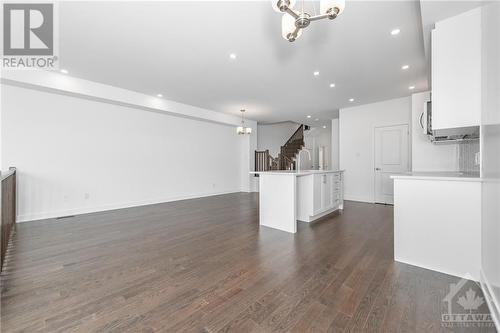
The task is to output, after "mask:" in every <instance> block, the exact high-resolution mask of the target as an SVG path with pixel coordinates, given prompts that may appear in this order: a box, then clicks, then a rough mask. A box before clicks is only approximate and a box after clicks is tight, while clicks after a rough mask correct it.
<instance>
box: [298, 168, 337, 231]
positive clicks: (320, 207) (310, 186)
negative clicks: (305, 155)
mask: <svg viewBox="0 0 500 333" xmlns="http://www.w3.org/2000/svg"><path fill="white" fill-rule="evenodd" d="M342 174H343V172H342V171H325V172H323V173H314V174H311V175H306V176H299V177H297V219H298V220H300V221H304V222H312V221H314V220H316V219H318V218H320V217H322V216H325V215H327V214H330V213H332V212H334V211H335V210H337V209H343V186H342V184H343V179H342V178H343V176H342Z"/></svg>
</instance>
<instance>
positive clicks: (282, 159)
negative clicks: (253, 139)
mask: <svg viewBox="0 0 500 333" xmlns="http://www.w3.org/2000/svg"><path fill="white" fill-rule="evenodd" d="M307 129H309V128H308V127H307V126H305V125H300V126H299V128H297V130H296V131H295V132H294V133H293V134H292V136H291V137H290V138H289V139H288V141H287V142H285V144H284V145H283V146H281V148H280V153H279V154H278V157H276V158H275V157H272V156H271V155H270V154H269V150H264V151H257V150H256V151H255V171H270V170H296V169H297V165H296V160H295V156H296V155H297V153H298V152H299V151H300V150H301V149H302V147H304V130H307Z"/></svg>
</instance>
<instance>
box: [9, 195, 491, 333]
mask: <svg viewBox="0 0 500 333" xmlns="http://www.w3.org/2000/svg"><path fill="white" fill-rule="evenodd" d="M258 215H259V213H258V195H257V194H248V193H235V194H229V195H223V196H214V197H207V198H199V199H193V200H183V201H177V202H170V203H165V204H158V205H150V206H143V207H136V208H127V209H122V210H116V211H108V212H100V213H94V214H86V215H81V216H76V217H73V218H70V219H63V220H44V221H37V222H31V223H22V224H19V225H18V228H17V232H16V234H15V235H14V238H13V245H14V246H13V251H12V252H11V253H10V254H9V260H8V263H7V266H6V267H5V269H4V271H3V272H2V275H1V287H2V291H1V296H2V299H1V310H2V311H1V325H2V326H1V327H2V332H30V333H32V332H33V333H41V332H51V333H53V332H85V333H87V332H121V333H122V332H123V333H131V332H148V333H153V332H175V333H179V332H185V333H188V332H189V333H192V332H220V333H222V332H237V333H246V332H251V333H255V332H293V333H301V332H318V333H319V332H361V331H363V332H370V333H371V332H389V331H395V332H396V331H398V332H415V331H416V332H447V331H450V330H448V329H444V328H443V327H441V322H440V320H441V311H442V309H441V300H442V298H443V297H444V295H445V294H446V290H447V288H448V285H449V283H450V282H452V281H454V280H453V278H452V277H450V276H447V275H444V274H439V273H436V272H431V271H427V270H424V269H419V268H416V267H412V266H408V265H404V264H399V263H395V262H394V261H393V210H392V207H390V206H383V205H371V204H364V203H356V202H349V201H348V202H346V203H345V211H344V212H342V213H340V214H338V213H337V214H332V215H329V216H326V217H324V218H322V219H321V220H319V221H317V222H316V223H311V224H309V223H299V225H298V233H297V234H295V235H293V234H289V233H285V232H281V231H278V230H273V229H270V228H266V227H260V226H259V224H258ZM454 282H456V281H454ZM479 331H491V330H479Z"/></svg>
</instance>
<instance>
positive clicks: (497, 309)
mask: <svg viewBox="0 0 500 333" xmlns="http://www.w3.org/2000/svg"><path fill="white" fill-rule="evenodd" d="M479 274H480V282H481V288H482V289H483V293H484V296H485V298H486V303H488V308H489V309H490V312H491V318H493V322H494V323H495V326H496V329H497V330H498V331H500V302H499V300H498V299H497V296H496V294H495V293H494V292H492V288H491V284H490V283H489V282H488V279H487V278H486V276H485V275H484V272H483V270H481V272H480V273H479Z"/></svg>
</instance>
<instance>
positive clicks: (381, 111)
mask: <svg viewBox="0 0 500 333" xmlns="http://www.w3.org/2000/svg"><path fill="white" fill-rule="evenodd" d="M410 115H411V98H410V97H403V98H398V99H392V100H388V101H383V102H378V103H373V104H365V105H360V106H355V107H351V108H346V109H341V110H340V112H339V147H340V149H339V150H340V152H339V155H340V169H344V170H345V183H344V190H345V196H344V197H345V199H346V200H357V201H365V202H374V191H375V190H374V183H375V178H374V169H373V165H374V164H373V163H374V162H373V159H374V128H375V127H380V126H391V125H399V124H410Z"/></svg>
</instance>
